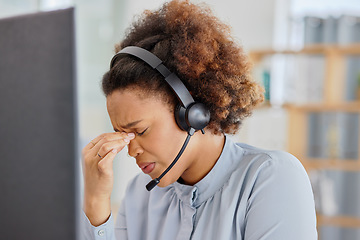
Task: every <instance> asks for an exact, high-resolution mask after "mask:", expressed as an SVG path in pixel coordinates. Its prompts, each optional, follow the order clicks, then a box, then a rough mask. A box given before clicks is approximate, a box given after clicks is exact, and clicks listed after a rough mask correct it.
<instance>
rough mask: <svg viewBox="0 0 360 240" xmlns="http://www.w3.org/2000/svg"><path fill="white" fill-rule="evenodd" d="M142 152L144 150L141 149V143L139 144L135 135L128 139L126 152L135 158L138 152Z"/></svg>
mask: <svg viewBox="0 0 360 240" xmlns="http://www.w3.org/2000/svg"><path fill="white" fill-rule="evenodd" d="M143 152H144V150H143V149H142V147H141V145H140V144H139V142H138V140H137V139H136V137H135V138H134V139H133V140H131V141H130V143H129V144H128V154H129V155H130V156H131V157H134V158H136V157H137V156H139V155H140V154H142V153H143Z"/></svg>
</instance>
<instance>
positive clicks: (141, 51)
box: [83, 1, 317, 240]
mask: <svg viewBox="0 0 360 240" xmlns="http://www.w3.org/2000/svg"><path fill="white" fill-rule="evenodd" d="M229 32H230V31H229V28H228V27H227V26H226V25H224V24H223V23H221V22H220V21H219V20H218V19H217V18H216V17H214V16H213V15H212V13H211V11H210V10H209V9H207V8H205V7H201V6H199V5H194V4H191V3H189V2H188V1H171V2H169V3H166V4H164V5H163V6H162V7H161V8H160V9H159V10H157V11H153V12H150V11H146V12H145V13H144V14H143V15H142V16H141V18H139V19H138V20H137V21H136V22H135V23H134V24H133V26H132V27H131V28H129V31H128V33H127V35H126V37H125V39H124V40H123V41H122V42H121V43H120V44H119V45H118V46H117V47H116V52H119V51H120V50H121V52H120V53H118V54H116V55H115V57H114V58H113V60H112V62H111V68H110V70H109V72H107V73H106V74H105V75H104V77H103V82H102V86H103V91H104V93H105V95H106V100H107V109H108V113H109V116H110V119H111V123H112V125H113V127H114V130H115V132H114V133H105V134H102V135H100V136H98V137H96V138H95V139H94V140H92V141H91V142H90V143H89V144H88V145H87V146H86V147H85V148H84V149H83V167H84V183H85V188H84V191H85V192H84V213H85V215H86V216H85V215H84V218H85V223H84V224H85V226H83V236H85V237H86V238H87V239H139V240H140V239H142V240H143V239H154V240H155V239H156V240H159V239H166V240H168V239H277V240H282V239H292V240H294V239H299V240H305V239H306V240H311V239H317V233H316V220H315V210H314V201H313V195H312V191H311V186H310V183H309V180H308V177H307V175H306V172H305V171H304V169H303V167H302V166H301V164H300V163H299V161H298V160H297V159H296V158H295V157H293V156H292V155H290V154H288V153H285V152H280V151H266V150H262V149H258V148H255V147H252V146H248V145H245V144H238V143H233V142H232V141H231V139H230V138H229V137H228V136H227V134H234V133H236V132H237V131H238V129H239V126H240V123H241V121H242V120H243V119H244V117H246V116H249V115H250V113H251V110H252V109H253V107H254V106H255V105H257V104H258V103H260V102H261V101H262V99H263V95H262V88H261V87H259V86H258V85H257V84H256V83H255V82H253V81H252V80H251V76H250V64H249V62H248V58H247V56H246V55H245V54H244V52H243V50H242V48H241V47H239V46H238V45H237V44H236V43H235V42H234V41H233V40H232V39H231V37H230V33H229ZM154 56H155V57H154ZM156 61H160V63H159V62H157V63H156V64H154V62H156ZM161 61H162V62H163V65H162V64H161ZM159 64H160V65H159ZM153 65H154V66H153ZM159 66H160V67H159ZM180 79H181V80H180ZM180 81H181V82H182V83H183V84H184V86H182V83H181V82H180ZM172 84H173V85H172ZM186 89H187V90H188V92H187V90H186ZM190 94H191V96H192V97H193V98H194V100H195V101H196V103H192V100H190V102H188V101H187V99H188V97H189V98H190V99H191V96H190ZM195 105H196V107H193V106H195ZM179 109H180V110H179ZM189 109H191V110H189ZM194 109H195V110H194ZM174 115H175V117H174ZM194 119H195V120H194ZM199 122H200V123H199ZM184 141H185V142H184ZM125 146H127V147H128V153H129V155H130V156H132V157H134V158H135V159H136V163H137V165H138V166H139V167H140V168H141V169H142V171H143V173H141V174H139V175H137V176H136V177H135V178H134V179H133V180H132V181H131V182H130V183H129V185H128V187H127V190H126V196H125V198H124V200H123V202H122V205H121V207H120V210H119V213H118V215H117V222H116V224H114V223H113V216H112V214H111V209H110V195H111V191H112V187H113V170H112V162H113V159H114V157H115V155H116V154H117V153H118V152H119V151H121V150H122V149H123V148H124V147H125ZM180 149H181V150H180ZM179 151H180V152H179ZM174 159H175V160H174ZM173 160H174V161H173ZM172 163H173V164H172ZM169 166H170V168H168V167H169ZM152 179H153V181H152V182H150V183H149V181H151V180H152ZM156 185H157V186H156ZM145 186H147V189H146V188H145Z"/></svg>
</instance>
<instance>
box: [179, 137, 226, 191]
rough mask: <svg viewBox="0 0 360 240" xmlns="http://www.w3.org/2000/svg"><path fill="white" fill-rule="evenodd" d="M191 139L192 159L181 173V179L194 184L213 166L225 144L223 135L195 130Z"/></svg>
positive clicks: (188, 183)
mask: <svg viewBox="0 0 360 240" xmlns="http://www.w3.org/2000/svg"><path fill="white" fill-rule="evenodd" d="M192 138H193V139H191V140H190V141H192V144H191V145H192V146H193V147H192V149H193V151H192V152H193V154H192V161H191V164H190V166H189V167H188V168H187V169H186V171H184V173H183V174H182V175H181V179H182V181H183V182H184V183H185V184H187V185H194V184H196V183H197V182H199V181H200V180H201V179H203V178H204V177H205V176H206V175H207V174H208V173H209V172H210V171H211V169H212V168H213V167H214V165H215V164H216V162H217V160H218V159H219V157H220V155H221V152H222V149H223V147H224V144H225V136H224V135H223V134H221V135H214V134H212V133H210V131H207V132H206V134H204V135H203V134H201V133H200V132H197V133H196V134H195V135H194V136H193V137H192Z"/></svg>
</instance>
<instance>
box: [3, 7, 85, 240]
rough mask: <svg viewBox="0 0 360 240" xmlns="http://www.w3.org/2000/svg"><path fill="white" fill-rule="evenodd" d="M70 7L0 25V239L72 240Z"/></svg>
mask: <svg viewBox="0 0 360 240" xmlns="http://www.w3.org/2000/svg"><path fill="white" fill-rule="evenodd" d="M74 52H75V44H74V9H73V8H69V9H62V10H58V11H51V12H40V13H35V14H28V15H22V16H16V17H11V18H6V19H0V89H1V93H0V190H1V191H0V239H13V240H17V239H21V240H23V239H27V240H31V239H49V240H50V239H51V240H57V239H59V240H60V239H61V240H64V239H67V240H71V239H76V232H77V231H76V225H77V214H76V212H77V197H76V196H77V192H78V190H77V184H76V179H77V172H78V169H77V166H78V163H77V159H78V158H77V146H76V145H77V144H76V143H77V127H76V122H77V121H76V104H75V103H76V97H75V92H76V88H75V85H76V84H75V60H74Z"/></svg>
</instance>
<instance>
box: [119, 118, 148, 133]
mask: <svg viewBox="0 0 360 240" xmlns="http://www.w3.org/2000/svg"><path fill="white" fill-rule="evenodd" d="M141 121H142V119H141V120H137V121H133V122H130V123H128V124H126V125H125V126H121V128H123V129H129V128H132V127H134V126H136V124H138V123H139V122H141ZM114 131H115V132H119V130H118V129H116V128H114Z"/></svg>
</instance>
